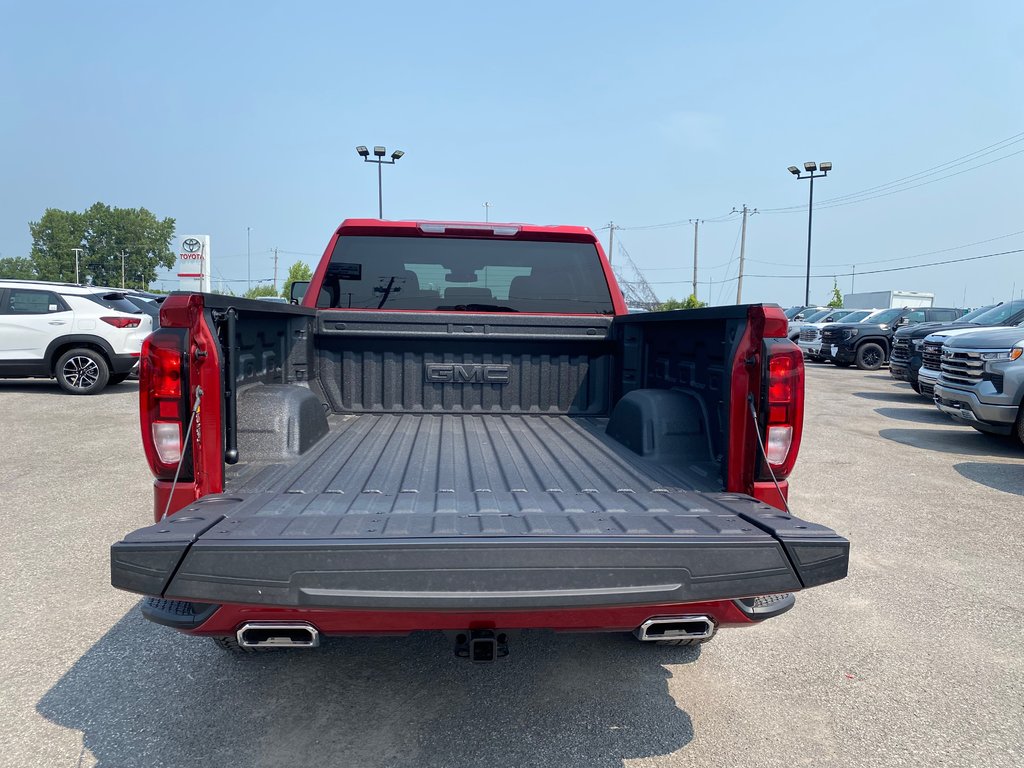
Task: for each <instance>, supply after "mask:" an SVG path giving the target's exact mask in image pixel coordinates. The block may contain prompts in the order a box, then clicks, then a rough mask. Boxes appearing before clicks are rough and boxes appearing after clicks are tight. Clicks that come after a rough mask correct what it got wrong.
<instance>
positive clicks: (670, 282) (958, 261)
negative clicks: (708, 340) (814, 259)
mask: <svg viewBox="0 0 1024 768" xmlns="http://www.w3.org/2000/svg"><path fill="white" fill-rule="evenodd" d="M1015 253H1024V248H1017V249H1014V250H1012V251H999V252H998V253H984V254H982V255H980V256H964V257H962V258H959V259H946V260H945V261H932V262H929V263H927V264H908V265H906V266H903V267H888V268H886V269H869V270H867V271H864V272H856V273H854V272H828V273H826V274H823V275H811V277H813V278H823V277H852V276H853V275H854V274H857V275H879V274H882V273H886V272H904V271H906V270H908V269H924V268H925V267H941V266H943V265H945V264H961V263H963V262H965V261H979V260H981V259H992V258H995V257H996V256H1009V255H1011V254H1015ZM747 277H761V278H771V279H775V278H779V279H784V280H788V279H800V280H803V279H804V278H805V277H806V275H747ZM735 279H736V278H735V277H732V278H728V279H726V280H709V281H704V282H703V283H702V284H704V285H718V284H720V283H731V282H732V281H733V280H735ZM686 282H688V281H687V280H666V281H663V282H654V283H651V285H681V284H683V283H686Z"/></svg>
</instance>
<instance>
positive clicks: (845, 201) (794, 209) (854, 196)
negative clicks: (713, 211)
mask: <svg viewBox="0 0 1024 768" xmlns="http://www.w3.org/2000/svg"><path fill="white" fill-rule="evenodd" d="M1020 141H1024V139H1021V140H1020ZM1014 143H1017V142H1014ZM1007 146H1010V145H1007ZM1005 148H1006V147H1002V149H1005ZM1022 153H1024V149H1018V150H1017V151H1015V152H1010V153H1009V154H1006V155H1002V156H1000V157H997V158H994V159H992V160H989V161H987V162H984V163H979V164H978V165H972V166H971V167H970V168H964V169H963V170H960V171H956V172H954V173H948V174H946V175H945V176H939V177H938V178H934V179H929V180H928V181H922V182H920V183H919V184H910V185H907V184H905V183H904V184H901V185H899V186H898V187H896V188H895V189H890V190H888V191H884V192H882V191H880V192H878V193H876V194H868V192H867V190H864V191H861V192H854V193H851V194H850V195H846V196H843V197H841V198H840V197H833V198H828V199H827V200H823V201H822V202H821V203H820V204H819V205H818V206H816V207H817V208H818V209H821V208H838V207H840V206H844V205H854V204H856V203H865V202H867V201H869V200H877V199H878V198H881V197H889V196H890V195H895V194H898V193H900V192H908V191H910V190H911V189H917V188H918V187H924V186H927V185H929V184H934V183H936V182H938V181H943V180H945V179H951V178H953V177H954V176H959V175H961V174H964V173H967V172H969V171H976V170H978V169H979V168H984V167H985V166H987V165H992V164H993V163H999V162H1002V161H1003V160H1007V159H1009V158H1011V157H1015V156H1016V155H1020V154H1022ZM986 154H988V153H986ZM979 157H980V156H979ZM972 159H975V160H976V159H978V158H972ZM962 164H963V163H957V164H956V165H962ZM956 165H949V166H948V167H947V168H945V169H943V170H948V169H949V168H954V167H956ZM930 175H933V174H926V175H925V176H918V178H926V176H930ZM804 210H806V206H802V205H793V206H788V207H785V208H767V209H762V213H769V214H777V213H799V212H801V211H804Z"/></svg>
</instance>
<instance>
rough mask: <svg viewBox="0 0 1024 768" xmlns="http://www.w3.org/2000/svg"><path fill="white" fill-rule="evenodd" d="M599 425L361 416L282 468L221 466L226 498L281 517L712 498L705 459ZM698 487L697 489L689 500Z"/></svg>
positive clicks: (717, 486) (341, 423)
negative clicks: (662, 453) (262, 503)
mask: <svg viewBox="0 0 1024 768" xmlns="http://www.w3.org/2000/svg"><path fill="white" fill-rule="evenodd" d="M606 423H607V420H606V419H601V418H582V417H568V416H548V415H544V416H532V415H486V416H480V415H453V414H443V415H426V414H362V415H340V416H334V417H332V418H331V430H330V433H329V434H328V435H327V436H326V437H325V438H324V439H323V440H322V441H321V442H320V444H319V445H318V446H316V447H315V448H314V449H312V450H310V451H309V452H308V453H307V454H306V455H304V456H302V457H301V458H299V459H298V460H296V461H294V462H291V463H277V464H262V465H249V466H239V467H236V468H233V470H232V471H231V473H230V474H229V476H228V479H227V491H228V492H229V493H246V494H248V493H257V494H270V495H273V496H274V497H275V500H274V501H272V502H271V501H269V500H268V503H270V504H271V505H272V506H275V507H276V506H278V505H281V506H282V508H281V509H280V510H279V512H281V513H284V514H290V515H295V514H299V515H301V514H321V515H323V514H326V515H338V514H347V513H368V514H390V513H417V512H422V513H427V514H438V513H444V512H455V511H459V512H461V513H465V512H467V511H472V508H473V507H474V506H475V507H476V510H477V511H479V512H487V513H499V514H500V513H521V512H530V511H544V512H555V511H558V510H562V511H565V512H581V511H586V512H634V511H635V512H643V513H648V514H650V513H657V512H659V511H663V512H676V513H678V512H687V511H692V510H693V509H695V508H696V509H705V510H706V508H707V507H706V505H707V497H706V496H704V495H703V493H706V492H713V491H720V490H721V479H720V476H719V474H718V469H717V467H716V466H715V465H714V464H712V463H710V462H698V463H686V462H685V461H684V460H682V459H681V460H680V461H679V463H678V464H677V465H674V466H671V467H670V466H667V465H666V464H659V463H655V462H653V461H650V460H646V459H644V458H642V457H640V456H638V455H637V454H635V453H633V452H632V451H630V450H629V449H628V448H626V447H625V446H623V445H621V444H619V443H618V442H616V441H615V440H613V439H611V438H609V437H607V436H606V435H605V434H604V428H605V425H606ZM695 491H697V492H703V493H694V492H695ZM273 511H274V510H270V509H265V510H264V513H265V514H266V513H271V514H272V513H273Z"/></svg>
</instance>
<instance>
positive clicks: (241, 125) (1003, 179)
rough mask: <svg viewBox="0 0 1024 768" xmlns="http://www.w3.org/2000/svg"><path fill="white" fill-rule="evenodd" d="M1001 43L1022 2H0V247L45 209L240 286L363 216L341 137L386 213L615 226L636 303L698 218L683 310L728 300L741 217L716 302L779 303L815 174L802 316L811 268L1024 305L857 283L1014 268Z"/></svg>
mask: <svg viewBox="0 0 1024 768" xmlns="http://www.w3.org/2000/svg"><path fill="white" fill-rule="evenodd" d="M1022 39H1024V5H1022V4H1021V3H1019V2H989V3H985V4H978V5H971V4H964V3H962V2H934V1H932V2H887V3H873V4H868V3H863V2H857V3H854V2H835V3H820V2H817V3H815V2H788V3H755V2H740V3H710V2H706V3H697V2H664V3H655V2H647V3H622V2H618V3H606V2H589V3H582V2H564V3H551V2H543V3H534V2H517V3H514V4H510V3H500V4H499V3H492V4H489V5H488V4H484V3H479V2H476V3H446V2H431V3H387V2H378V3H371V4H360V5H353V4H347V3H311V2H310V3H307V2H292V3H264V2H249V3H245V4H243V3H238V2H235V3H229V2H224V3H208V2H206V3H199V2H184V1H181V2H175V3H165V4H159V5H157V4H149V3H138V2H132V3H127V2H103V3H85V4H82V3H59V2H39V3H10V2H9V3H4V4H2V6H0V256H24V255H27V254H28V252H29V249H30V247H31V238H30V235H29V229H28V222H30V221H34V220H37V219H38V218H39V217H40V216H41V215H42V213H43V211H44V210H45V209H46V208H50V207H55V208H62V209H71V210H83V209H85V208H87V207H88V206H89V205H91V204H92V203H94V202H96V201H102V202H105V203H108V204H110V205H117V206H125V207H146V208H148V209H150V210H151V211H153V212H154V213H156V214H157V215H158V216H161V217H165V216H170V217H173V218H175V219H176V221H177V232H178V234H190V233H208V234H210V235H211V238H212V245H211V250H212V256H213V259H212V261H213V267H214V269H213V275H214V282H215V284H216V283H218V282H219V281H220V280H224V281H229V282H228V284H229V285H231V286H233V288H234V290H235V291H239V290H242V289H244V288H245V286H246V283H245V282H240V281H245V280H247V279H248V278H249V276H250V275H251V278H252V279H253V280H254V281H256V280H269V279H271V278H272V276H273V256H272V254H271V249H273V248H277V249H278V253H279V256H280V265H279V276H283V275H284V273H285V272H286V270H287V267H288V265H289V264H290V263H291V262H293V261H294V260H297V259H302V260H305V261H307V262H310V263H315V262H316V260H317V259H318V258H319V255H320V254H321V253H322V251H323V249H324V247H325V245H326V243H327V240H328V238H329V237H330V235H331V233H332V231H333V229H334V228H335V227H336V226H337V225H338V223H340V221H341V220H343V219H344V218H347V217H366V216H374V215H376V205H377V188H376V183H377V179H376V173H375V171H376V169H375V168H374V166H372V165H370V164H365V163H363V162H362V160H361V159H360V158H359V157H358V156H357V155H356V153H355V147H356V146H357V145H360V144H365V145H369V146H373V145H375V144H382V145H385V146H386V147H387V148H388V152H389V153H390V152H391V151H392V150H394V149H401V150H403V151H404V152H405V153H406V154H405V156H404V157H403V158H402V159H401V160H400V161H399V162H398V163H397V164H396V165H394V166H388V167H385V168H384V169H383V170H384V179H383V186H384V215H385V217H386V218H394V219H438V220H460V221H466V220H482V219H483V218H484V214H485V209H484V205H483V204H484V203H485V202H489V203H490V204H491V207H490V209H489V212H490V219H491V220H492V221H495V220H500V221H515V222H529V223H537V224H581V225H585V226H589V227H591V228H593V229H594V230H595V232H596V233H597V234H598V236H599V237H601V239H602V241H603V242H605V243H607V238H608V231H607V229H601V228H602V227H607V225H608V223H609V222H614V223H615V225H616V226H620V227H622V229H617V230H616V231H615V239H616V245H615V248H614V253H613V262H614V263H615V264H616V265H617V266H621V268H623V269H625V270H626V271H627V273H628V272H629V268H628V266H627V265H626V254H627V253H628V255H629V257H630V258H631V259H632V261H633V262H634V263H635V264H636V265H638V267H639V268H640V269H641V271H642V273H643V275H644V276H645V277H646V279H647V280H648V281H649V282H650V283H651V285H652V287H653V289H654V290H655V291H656V292H657V294H658V296H659V297H660V298H662V299H665V298H668V297H670V296H675V297H684V296H686V295H687V294H689V293H690V290H691V286H690V283H691V279H692V264H693V227H692V226H691V225H690V224H689V223H688V221H689V220H690V219H693V218H698V219H724V220H720V221H708V222H707V223H705V224H704V225H702V226H701V228H700V231H699V235H700V241H699V254H698V259H699V266H700V268H699V274H698V279H699V281H700V285H699V287H698V295H699V297H700V298H701V299H703V300H709V301H710V302H711V303H714V304H719V303H732V302H734V301H735V300H736V282H735V276H736V273H737V257H738V251H739V232H740V222H739V219H740V216H739V215H737V214H730V211H732V210H733V209H734V208H736V209H739V208H742V207H743V206H744V205H747V206H749V208H750V209H757V210H758V211H759V213H757V214H752V215H751V216H750V217H749V221H748V225H747V239H746V249H745V256H746V265H745V267H746V268H745V272H746V275H747V276H746V277H745V278H744V281H743V295H742V298H743V301H744V302H757V301H765V302H777V303H779V304H782V305H783V306H789V305H793V304H798V303H802V301H803V294H804V277H803V275H804V270H805V265H804V262H805V259H806V249H807V196H808V183H807V182H806V181H798V180H796V179H795V178H794V177H793V176H791V175H790V174H789V173H788V172H787V170H786V169H787V167H788V166H790V165H798V166H802V165H803V163H804V162H805V161H816V162H822V161H830V162H832V163H833V170H832V172H831V173H829V175H828V177H827V178H824V179H821V180H818V181H816V182H815V189H814V193H815V209H814V221H813V240H812V276H813V277H812V280H811V301H812V302H823V301H826V300H827V299H828V298H829V297H830V294H831V288H832V285H833V275H838V276H840V277H838V283H839V287H840V289H841V290H842V291H843V292H849V291H850V290H851V288H855V289H856V290H857V291H858V292H859V291H868V290H889V289H894V290H914V291H929V292H933V293H934V294H935V296H936V305H937V306H960V305H966V306H977V305H979V304H983V303H989V302H990V301H992V300H999V299H1005V298H1009V297H1010V295H1011V293H1015V294H1016V295H1020V294H1021V292H1022V291H1024V270H1021V269H1020V268H1019V265H1020V264H1021V263H1022V260H1024V253H1016V254H1007V255H1003V256H996V257H991V258H984V259H977V260H973V261H966V262H960V263H956V264H946V265H937V266H930V267H918V268H915V269H910V270H903V271H897V272H888V273H877V274H867V273H868V272H869V271H870V270H878V269H889V268H893V267H901V266H908V265H918V264H925V263H930V262H934V261H945V260H950V259H958V258H968V257H973V256H984V255H986V254H991V253H997V252H1003V251H1011V250H1015V249H1024V216H1022V211H1024V205H1022V195H1021V173H1022V171H1024V152H1022V150H1024V99H1022V98H1021V96H1022V93H1024V88H1022V84H1024V45H1022V44H1021V40H1022ZM981 151H984V153H981ZM1015 152H1021V153H1020V154H1016V155H1015V154H1013V153H1015ZM973 153H979V154H973ZM961 158H963V159H961ZM951 161H957V162H958V163H960V164H959V165H949V166H945V165H944V164H946V163H950V162H951ZM992 161H994V162H992ZM983 163H988V164H987V165H983V166H982V164H983ZM976 166H977V167H976ZM931 169H937V170H935V171H932V170H931ZM925 171H928V172H929V173H930V175H926V176H916V174H919V173H921V172H925ZM961 171H963V172H962V173H961ZM954 173H956V174H957V175H950V174H954ZM947 175H950V177H949V178H942V177H944V176H947ZM905 177H911V178H910V179H909V180H908V181H904V182H901V183H899V184H897V185H895V186H884V185H887V184H889V183H890V182H893V181H896V180H899V179H903V178H905ZM925 182H927V183H925ZM878 187H881V189H874V188H878ZM911 187H912V188H911ZM871 189H874V191H873V192H869V193H866V194H865V195H862V196H860V197H857V196H853V197H850V196H851V195H854V193H860V192H861V191H862V190H871ZM882 193H886V194H882ZM843 196H847V197H845V199H839V200H834V201H833V203H832V204H831V205H830V204H829V202H828V201H829V200H830V199H833V198H843ZM864 198H870V199H864ZM836 203H844V204H841V205H839V204H836ZM779 208H782V209H786V208H791V209H792V210H790V211H788V212H785V211H784V212H772V211H771V209H779ZM674 222H678V224H673V223H674ZM661 224H672V225H671V226H664V227H655V228H647V229H644V228H643V227H650V226H651V225H661ZM247 228H248V236H249V238H250V239H249V244H248V245H247ZM1007 235H1009V236H1007ZM982 241H988V242H982ZM970 244H975V245H970ZM961 246H968V247H961ZM247 247H248V248H249V250H250V251H251V259H250V258H249V257H247ZM622 249H625V250H624V251H623V250H622ZM947 249H953V250H947ZM936 251H942V252H941V253H934V252H936ZM919 254H931V255H927V256H921V255H919ZM853 265H856V270H855V271H856V273H857V274H856V277H853V276H851V275H850V274H849V273H850V272H851V271H854V270H853ZM158 285H160V286H161V287H163V288H165V289H170V288H173V287H174V285H175V284H174V282H173V281H168V282H165V283H161V284H158Z"/></svg>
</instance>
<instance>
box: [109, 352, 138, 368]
mask: <svg viewBox="0 0 1024 768" xmlns="http://www.w3.org/2000/svg"><path fill="white" fill-rule="evenodd" d="M138 364H139V355H138V354H133V355H111V356H110V372H111V373H131V372H132V371H133V370H135V367H136V366H137V365H138Z"/></svg>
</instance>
